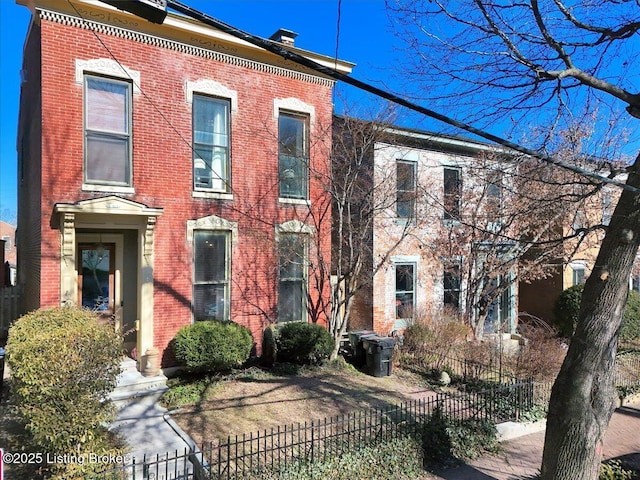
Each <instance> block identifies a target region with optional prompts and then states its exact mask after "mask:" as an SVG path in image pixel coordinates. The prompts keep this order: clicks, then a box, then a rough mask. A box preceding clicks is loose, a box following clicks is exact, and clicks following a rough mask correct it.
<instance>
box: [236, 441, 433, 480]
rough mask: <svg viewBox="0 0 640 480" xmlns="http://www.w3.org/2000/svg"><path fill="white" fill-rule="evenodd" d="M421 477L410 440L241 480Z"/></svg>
mask: <svg viewBox="0 0 640 480" xmlns="http://www.w3.org/2000/svg"><path fill="white" fill-rule="evenodd" d="M421 474H422V449H421V448H420V445H419V443H418V442H417V441H415V440H413V439H411V438H409V437H398V438H394V439H390V440H387V441H384V442H382V443H381V444H378V445H359V446H355V447H352V448H350V449H349V451H348V452H347V453H344V454H343V455H341V456H339V457H336V456H334V455H326V457H321V459H319V460H317V461H315V462H314V463H309V462H302V461H300V462H297V463H292V464H290V465H287V466H286V467H284V468H282V469H281V470H279V471H272V472H263V473H262V474H256V475H253V476H248V477H243V478H247V479H251V480H326V479H331V480H354V479H360V478H363V479H372V480H373V479H375V480H413V479H415V478H419V477H420V475H421Z"/></svg>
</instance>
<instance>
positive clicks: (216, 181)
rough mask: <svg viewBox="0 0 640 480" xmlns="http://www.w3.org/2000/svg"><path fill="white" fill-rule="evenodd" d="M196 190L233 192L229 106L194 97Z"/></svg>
mask: <svg viewBox="0 0 640 480" xmlns="http://www.w3.org/2000/svg"><path fill="white" fill-rule="evenodd" d="M193 144H194V152H193V169H194V172H193V176H194V182H193V183H194V187H195V188H208V189H213V190H223V191H227V190H229V168H228V164H229V102H228V101H227V100H221V99H215V98H210V97H205V96H202V95H194V97H193Z"/></svg>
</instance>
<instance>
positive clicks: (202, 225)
mask: <svg viewBox="0 0 640 480" xmlns="http://www.w3.org/2000/svg"><path fill="white" fill-rule="evenodd" d="M194 230H226V231H231V244H232V245H235V244H237V243H238V222H231V221H229V220H227V219H225V218H222V217H218V216H217V215H209V216H207V217H202V218H197V219H195V220H187V243H188V244H189V245H191V244H192V243H193V231H194Z"/></svg>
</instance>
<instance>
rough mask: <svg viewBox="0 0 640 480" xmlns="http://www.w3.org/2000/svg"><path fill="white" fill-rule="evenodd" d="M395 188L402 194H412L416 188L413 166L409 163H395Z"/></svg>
mask: <svg viewBox="0 0 640 480" xmlns="http://www.w3.org/2000/svg"><path fill="white" fill-rule="evenodd" d="M396 174H397V179H396V181H397V187H398V190H400V191H403V192H412V191H414V190H415V188H416V178H415V164H414V163H409V162H397V164H396Z"/></svg>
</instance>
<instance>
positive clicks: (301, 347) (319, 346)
mask: <svg viewBox="0 0 640 480" xmlns="http://www.w3.org/2000/svg"><path fill="white" fill-rule="evenodd" d="M279 330H280V334H279V336H278V339H277V342H276V343H277V349H278V361H279V362H291V363H295V364H298V365H319V364H321V363H322V362H323V361H324V360H326V359H328V358H329V356H330V355H331V352H332V351H333V347H334V343H335V342H334V340H333V337H332V336H331V334H330V333H329V332H328V331H327V330H326V329H325V328H324V327H322V326H320V325H317V324H315V323H302V322H291V323H286V324H284V325H283V326H282V327H280V328H279Z"/></svg>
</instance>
